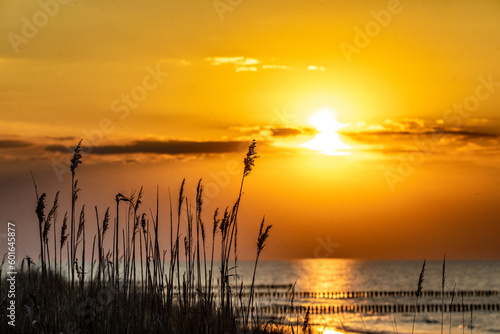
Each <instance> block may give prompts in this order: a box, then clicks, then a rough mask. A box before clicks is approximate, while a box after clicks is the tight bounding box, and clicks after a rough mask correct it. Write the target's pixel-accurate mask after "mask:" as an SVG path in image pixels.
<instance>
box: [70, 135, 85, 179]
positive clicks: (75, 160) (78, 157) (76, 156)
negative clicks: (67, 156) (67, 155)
mask: <svg viewBox="0 0 500 334" xmlns="http://www.w3.org/2000/svg"><path fill="white" fill-rule="evenodd" d="M82 140H83V139H80V141H79V142H78V145H76V147H75V153H73V157H72V158H71V166H70V170H71V174H72V175H73V176H75V171H76V169H77V168H78V165H79V164H81V163H82V154H81V153H80V152H81V151H82V147H81V144H82Z"/></svg>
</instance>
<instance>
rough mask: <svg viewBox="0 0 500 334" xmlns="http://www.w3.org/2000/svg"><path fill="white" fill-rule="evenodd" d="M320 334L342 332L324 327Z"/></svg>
mask: <svg viewBox="0 0 500 334" xmlns="http://www.w3.org/2000/svg"><path fill="white" fill-rule="evenodd" d="M321 334H342V332H337V331H334V330H333V329H325V330H324V331H323V332H321Z"/></svg>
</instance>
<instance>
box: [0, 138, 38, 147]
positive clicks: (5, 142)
mask: <svg viewBox="0 0 500 334" xmlns="http://www.w3.org/2000/svg"><path fill="white" fill-rule="evenodd" d="M32 145H33V144H32V143H30V142H27V141H22V140H12V139H0V148H22V147H28V146H32Z"/></svg>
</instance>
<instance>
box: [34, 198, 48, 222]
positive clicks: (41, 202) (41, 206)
mask: <svg viewBox="0 0 500 334" xmlns="http://www.w3.org/2000/svg"><path fill="white" fill-rule="evenodd" d="M45 197H47V195H46V194H45V193H43V194H42V195H41V196H40V197H38V202H37V205H36V216H37V217H38V221H39V223H40V224H42V222H43V221H44V220H45V212H44V210H45Z"/></svg>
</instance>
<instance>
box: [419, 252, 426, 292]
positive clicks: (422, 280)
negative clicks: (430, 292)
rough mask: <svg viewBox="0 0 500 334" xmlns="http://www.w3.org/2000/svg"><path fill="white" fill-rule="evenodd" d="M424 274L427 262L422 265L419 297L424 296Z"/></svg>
mask: <svg viewBox="0 0 500 334" xmlns="http://www.w3.org/2000/svg"><path fill="white" fill-rule="evenodd" d="M424 273H425V260H424V264H423V265H422V271H420V277H419V278H418V288H417V297H420V296H421V295H422V288H423V283H424Z"/></svg>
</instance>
